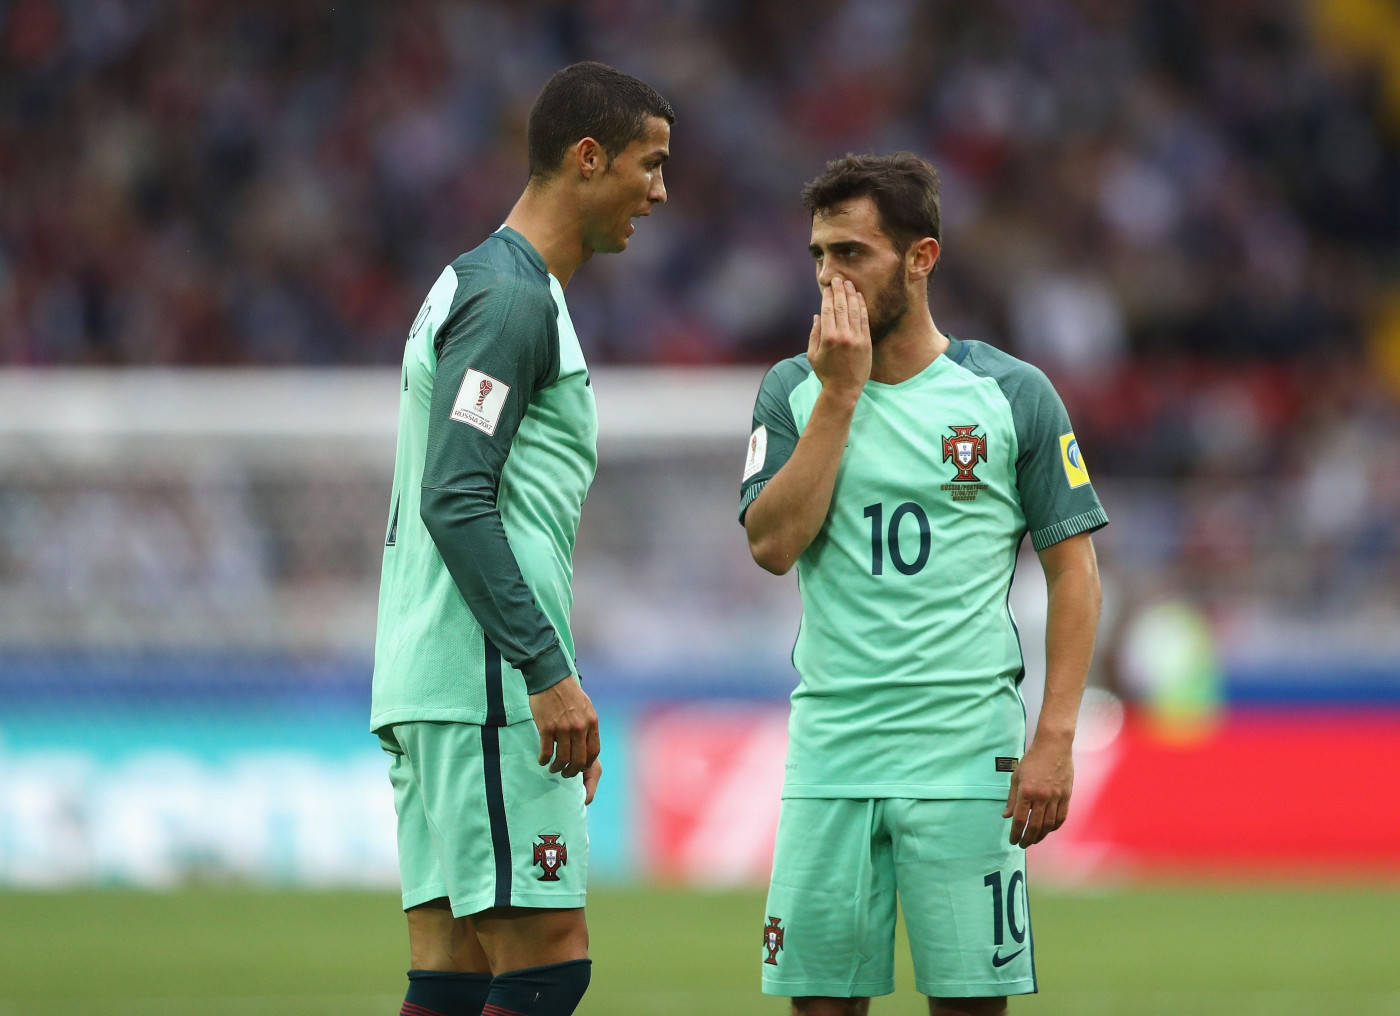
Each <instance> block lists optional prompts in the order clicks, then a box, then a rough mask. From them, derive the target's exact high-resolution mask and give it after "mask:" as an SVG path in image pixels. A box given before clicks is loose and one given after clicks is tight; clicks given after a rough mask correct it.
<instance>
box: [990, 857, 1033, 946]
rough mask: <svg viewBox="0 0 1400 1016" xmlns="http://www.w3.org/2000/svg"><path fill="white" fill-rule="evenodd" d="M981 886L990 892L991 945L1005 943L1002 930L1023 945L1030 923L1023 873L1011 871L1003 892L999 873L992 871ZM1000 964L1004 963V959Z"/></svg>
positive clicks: (1015, 941)
mask: <svg viewBox="0 0 1400 1016" xmlns="http://www.w3.org/2000/svg"><path fill="white" fill-rule="evenodd" d="M982 884H983V885H984V886H986V887H987V888H988V889H990V890H991V891H992V944H993V945H996V946H1000V945H1002V944H1003V943H1004V942H1005V941H1006V938H1005V934H1004V931H1003V929H1004V930H1005V932H1010V933H1011V940H1012V941H1013V942H1014V943H1016V944H1017V945H1021V944H1022V943H1024V942H1025V941H1026V932H1027V931H1028V930H1029V928H1030V922H1029V920H1027V918H1028V916H1029V908H1028V906H1027V901H1026V876H1025V873H1024V872H1022V871H1019V870H1017V871H1013V872H1012V873H1011V878H1009V879H1008V880H1007V881H1006V889H1005V892H1003V890H1002V878H1001V872H999V871H994V872H992V873H991V874H990V875H988V876H986V877H985V878H984V879H982ZM1009 958H1010V957H1006V959H1009ZM993 962H995V960H994V961H993ZM1002 962H1005V959H1003V961H1002Z"/></svg>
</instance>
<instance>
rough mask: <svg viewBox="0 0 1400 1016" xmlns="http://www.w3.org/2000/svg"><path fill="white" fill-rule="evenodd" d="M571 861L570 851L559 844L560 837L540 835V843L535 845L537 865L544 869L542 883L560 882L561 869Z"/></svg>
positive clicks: (541, 877)
mask: <svg viewBox="0 0 1400 1016" xmlns="http://www.w3.org/2000/svg"><path fill="white" fill-rule="evenodd" d="M568 859H569V850H568V848H567V847H566V846H564V844H562V843H560V842H559V836H558V835H557V834H556V835H553V836H549V835H546V834H544V833H540V842H539V843H536V844H535V864H538V865H539V866H540V867H541V868H543V869H544V874H543V875H541V876H540V878H539V880H540V881H541V882H558V881H559V869H560V868H562V867H564V865H565V863H566V862H567V861H568Z"/></svg>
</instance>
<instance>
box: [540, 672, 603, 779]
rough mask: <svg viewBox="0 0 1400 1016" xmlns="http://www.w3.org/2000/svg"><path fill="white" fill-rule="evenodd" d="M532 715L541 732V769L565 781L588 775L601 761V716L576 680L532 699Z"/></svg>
mask: <svg viewBox="0 0 1400 1016" xmlns="http://www.w3.org/2000/svg"><path fill="white" fill-rule="evenodd" d="M530 713H531V715H533V716H534V718H535V727H536V728H537V729H538V730H539V732H540V758H539V763H540V765H542V766H543V765H547V766H549V771H550V772H552V773H560V774H561V775H562V776H563V777H564V778H565V779H569V778H571V777H574V776H577V775H578V774H579V773H581V772H583V771H585V770H586V769H587V768H588V767H589V766H591V765H592V764H593V763H594V761H595V760H596V759H597V758H598V749H599V743H598V714H597V712H595V711H594V709H593V702H592V701H591V700H590V699H589V697H588V695H587V694H586V693H585V692H584V690H583V685H581V684H579V681H578V678H577V677H572V676H571V677H566V678H564V680H562V681H560V682H559V683H558V684H555V685H551V686H550V687H548V688H546V689H545V690H544V691H542V692H537V693H536V694H534V695H531V696H530Z"/></svg>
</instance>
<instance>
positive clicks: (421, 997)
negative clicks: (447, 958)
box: [399, 970, 491, 1016]
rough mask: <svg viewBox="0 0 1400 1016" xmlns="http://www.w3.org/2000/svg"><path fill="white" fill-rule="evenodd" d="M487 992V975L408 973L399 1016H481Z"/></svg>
mask: <svg viewBox="0 0 1400 1016" xmlns="http://www.w3.org/2000/svg"><path fill="white" fill-rule="evenodd" d="M490 990H491V975H490V974H459V973H454V972H453V971H450V970H410V971H409V972H408V994H406V995H404V997H403V1008H402V1009H400V1010H399V1016H481V1007H482V1006H484V1005H485V1004H486V993H487V992H488V991H490Z"/></svg>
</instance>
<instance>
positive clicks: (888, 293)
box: [867, 264, 909, 345]
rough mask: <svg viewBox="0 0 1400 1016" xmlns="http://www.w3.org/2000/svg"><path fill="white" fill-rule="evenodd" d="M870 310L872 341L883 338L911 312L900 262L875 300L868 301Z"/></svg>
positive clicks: (902, 266) (872, 342) (878, 340)
mask: <svg viewBox="0 0 1400 1016" xmlns="http://www.w3.org/2000/svg"><path fill="white" fill-rule="evenodd" d="M867 309H868V310H869V311H870V343H871V345H874V344H875V343H877V342H880V341H881V340H883V339H884V338H885V337H886V336H887V335H889V334H890V332H892V331H894V329H895V327H896V326H897V325H898V324H899V323H900V322H901V321H903V320H904V315H905V314H907V313H908V312H909V294H908V293H907V292H905V289H904V265H903V264H900V265H898V266H896V267H895V269H894V270H893V271H892V272H890V274H889V277H888V278H886V279H885V282H884V285H882V286H881V287H880V289H879V291H878V292H877V293H875V300H874V302H873V303H872V302H870V301H867Z"/></svg>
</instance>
